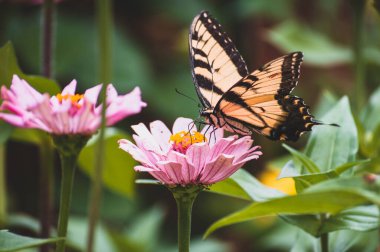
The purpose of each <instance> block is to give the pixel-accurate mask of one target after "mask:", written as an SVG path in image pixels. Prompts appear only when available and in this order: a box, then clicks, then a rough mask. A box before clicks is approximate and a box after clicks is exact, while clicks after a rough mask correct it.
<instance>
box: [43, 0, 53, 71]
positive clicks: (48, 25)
mask: <svg viewBox="0 0 380 252" xmlns="http://www.w3.org/2000/svg"><path fill="white" fill-rule="evenodd" d="M54 15H55V10H54V1H53V0H44V5H43V16H42V40H41V41H42V75H44V76H45V77H47V78H51V77H52V75H53V66H52V65H53V64H52V59H53V28H54Z"/></svg>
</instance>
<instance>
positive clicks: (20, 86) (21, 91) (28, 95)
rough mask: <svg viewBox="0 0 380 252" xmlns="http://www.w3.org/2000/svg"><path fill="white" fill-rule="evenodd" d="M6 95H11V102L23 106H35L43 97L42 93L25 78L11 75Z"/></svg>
mask: <svg viewBox="0 0 380 252" xmlns="http://www.w3.org/2000/svg"><path fill="white" fill-rule="evenodd" d="M8 96H11V97H13V98H12V102H13V103H17V104H19V106H21V107H23V108H26V109H27V108H30V107H33V106H36V105H37V104H38V103H39V102H41V100H42V99H43V95H42V94H41V93H39V92H38V91H37V90H35V89H34V88H33V87H32V86H31V85H29V83H27V82H26V81H25V80H22V79H20V78H19V77H18V76H17V75H13V79H12V85H11V87H10V89H9V92H8Z"/></svg>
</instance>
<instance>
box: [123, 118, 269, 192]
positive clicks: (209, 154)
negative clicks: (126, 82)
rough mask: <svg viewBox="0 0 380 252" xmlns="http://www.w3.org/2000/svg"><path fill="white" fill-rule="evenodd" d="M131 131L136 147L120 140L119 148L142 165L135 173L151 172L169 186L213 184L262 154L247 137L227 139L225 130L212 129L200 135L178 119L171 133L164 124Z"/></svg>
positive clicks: (135, 127)
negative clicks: (224, 135)
mask: <svg viewBox="0 0 380 252" xmlns="http://www.w3.org/2000/svg"><path fill="white" fill-rule="evenodd" d="M132 128H133V130H134V131H135V132H136V134H137V135H133V139H134V140H135V142H136V144H133V143H132V142H130V141H128V140H125V139H121V140H119V147H120V148H121V149H123V150H124V151H126V152H128V153H129V154H131V155H132V156H133V158H134V159H136V160H137V161H139V162H140V163H141V165H139V166H136V167H135V170H136V171H142V172H149V173H150V174H151V175H152V176H153V177H155V178H156V179H158V180H159V181H160V182H162V183H163V184H167V185H189V184H193V185H209V184H213V183H216V182H218V181H221V180H224V179H226V178H228V177H229V176H231V175H232V174H233V173H234V172H235V171H236V170H238V169H239V168H240V167H242V166H243V165H244V163H246V162H247V161H249V160H252V159H258V158H259V156H260V155H261V154H262V153H261V151H258V149H259V148H260V147H259V146H253V147H252V143H253V141H252V139H251V138H250V137H248V136H247V137H242V138H240V139H239V138H237V136H230V137H226V138H224V137H223V130H222V129H214V128H209V126H206V127H204V128H203V130H202V131H201V132H197V129H196V126H195V125H194V123H193V121H192V120H191V119H187V118H178V119H177V120H176V121H175V122H174V125H173V130H172V131H170V130H169V129H168V128H167V127H166V126H165V125H164V123H163V122H161V121H154V122H152V123H151V124H150V131H149V130H148V128H147V127H146V126H145V125H144V124H142V123H140V124H138V125H134V126H132ZM189 130H190V131H189Z"/></svg>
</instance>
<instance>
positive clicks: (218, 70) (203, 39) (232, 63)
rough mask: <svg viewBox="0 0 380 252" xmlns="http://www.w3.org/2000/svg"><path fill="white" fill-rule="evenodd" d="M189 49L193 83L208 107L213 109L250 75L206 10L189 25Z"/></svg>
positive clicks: (203, 102) (229, 41) (232, 46)
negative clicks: (237, 84)
mask: <svg viewBox="0 0 380 252" xmlns="http://www.w3.org/2000/svg"><path fill="white" fill-rule="evenodd" d="M189 50H190V62H191V65H192V75H193V81H194V84H195V88H196V91H197V94H198V97H199V99H200V101H201V103H202V105H203V107H205V108H214V107H215V105H216V104H217V103H218V101H219V99H220V98H221V97H222V95H223V93H224V92H226V91H227V90H229V89H230V88H231V87H232V86H233V85H234V84H236V83H237V82H239V81H240V80H241V79H242V78H243V77H246V76H247V75H248V74H249V72H248V70H247V66H246V64H245V62H244V60H243V58H242V57H241V55H240V54H239V52H238V51H237V49H236V47H235V45H234V44H233V42H232V41H231V39H230V38H229V37H228V35H227V34H226V33H225V32H224V31H223V30H222V27H221V25H220V24H219V23H218V21H216V20H215V19H214V18H213V17H212V16H211V15H210V14H209V13H208V12H206V11H203V12H201V13H200V14H199V15H198V16H196V17H195V18H194V20H193V22H192V24H191V26H190V34H189Z"/></svg>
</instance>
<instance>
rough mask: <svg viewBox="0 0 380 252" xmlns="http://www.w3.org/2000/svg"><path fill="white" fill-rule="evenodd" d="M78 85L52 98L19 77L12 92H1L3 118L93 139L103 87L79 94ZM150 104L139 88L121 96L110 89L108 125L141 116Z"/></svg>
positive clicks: (26, 126)
mask: <svg viewBox="0 0 380 252" xmlns="http://www.w3.org/2000/svg"><path fill="white" fill-rule="evenodd" d="M75 89H76V81H75V80H73V81H72V82H71V83H70V84H69V85H67V86H66V87H65V88H64V89H63V91H62V93H60V94H57V95H55V96H52V97H50V96H49V95H48V94H41V93H39V92H38V91H36V90H35V89H34V88H33V87H32V86H30V85H29V84H28V83H27V82H26V81H25V80H21V79H20V78H19V77H18V76H17V75H14V76H13V80H12V84H11V86H10V88H9V89H7V88H6V87H5V86H3V87H2V88H1V97H2V99H3V103H2V105H1V107H0V109H1V112H0V118H1V119H3V120H5V121H6V122H8V123H10V124H13V125H15V126H18V127H22V128H37V129H41V130H44V131H47V132H49V133H52V134H55V135H64V134H82V135H90V134H93V133H94V132H96V131H97V129H98V128H99V126H100V122H101V110H102V109H101V105H98V106H97V100H98V95H99V92H100V90H101V85H97V86H95V87H93V88H90V89H87V90H86V91H85V93H84V94H76V93H75ZM145 106H146V103H144V102H142V101H141V92H140V89H139V88H138V87H136V88H135V89H134V90H133V91H132V92H130V93H129V94H126V95H118V94H117V92H116V90H115V88H114V87H113V86H112V85H111V84H109V85H108V86H107V110H106V119H107V125H112V124H114V123H116V122H118V121H120V120H121V119H123V118H125V117H127V116H129V115H133V114H136V113H139V112H140V111H141V109H142V108H143V107H145Z"/></svg>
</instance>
